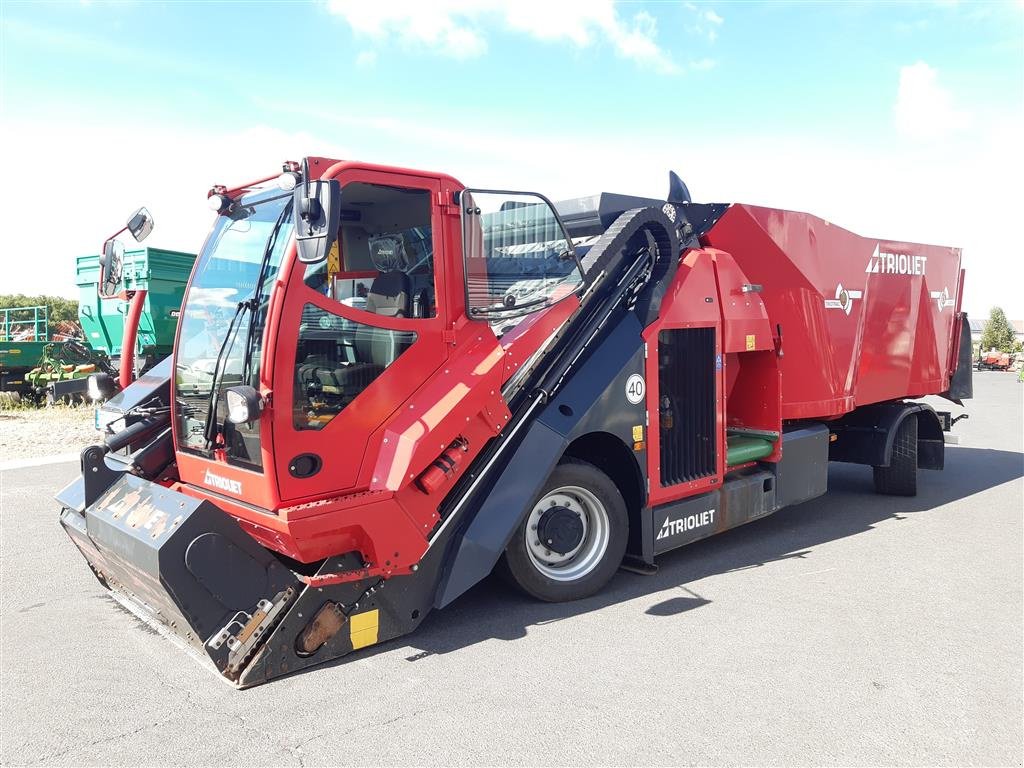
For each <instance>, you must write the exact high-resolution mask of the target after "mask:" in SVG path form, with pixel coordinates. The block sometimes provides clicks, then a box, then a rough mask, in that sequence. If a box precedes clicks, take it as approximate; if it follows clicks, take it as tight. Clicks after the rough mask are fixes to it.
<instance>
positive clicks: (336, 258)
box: [327, 240, 341, 275]
mask: <svg viewBox="0 0 1024 768" xmlns="http://www.w3.org/2000/svg"><path fill="white" fill-rule="evenodd" d="M339 272H341V252H340V251H339V250H338V241H337V240H335V241H334V245H332V246H331V252H330V253H328V254H327V274H328V275H336V274H338V273H339Z"/></svg>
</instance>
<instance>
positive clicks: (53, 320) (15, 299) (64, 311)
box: [0, 293, 78, 335]
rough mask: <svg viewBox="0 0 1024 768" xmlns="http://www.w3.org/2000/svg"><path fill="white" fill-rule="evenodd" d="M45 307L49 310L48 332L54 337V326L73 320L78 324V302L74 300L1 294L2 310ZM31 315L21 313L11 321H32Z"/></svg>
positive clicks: (60, 297)
mask: <svg viewBox="0 0 1024 768" xmlns="http://www.w3.org/2000/svg"><path fill="white" fill-rule="evenodd" d="M39 306H45V307H46V308H47V310H48V315H49V319H50V327H49V328H48V329H47V332H48V333H49V334H50V335H52V334H53V333H54V326H56V325H57V323H60V322H61V321H63V320H71V321H72V322H74V323H76V324H77V323H78V302H77V301H75V300H74V299H65V298H64V297H63V296H26V295H25V294H23V293H8V294H0V309H15V308H17V307H39ZM31 318H32V315H31V314H30V313H19V314H18V315H17V316H14V315H12V316H11V320H12V321H16V320H25V319H31Z"/></svg>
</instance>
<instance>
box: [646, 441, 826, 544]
mask: <svg viewBox="0 0 1024 768" xmlns="http://www.w3.org/2000/svg"><path fill="white" fill-rule="evenodd" d="M828 437H829V432H828V428H827V427H826V426H825V425H824V424H813V425H810V426H806V427H802V428H800V429H795V430H791V431H789V432H786V433H784V434H783V436H782V460H781V461H779V462H777V463H769V462H761V463H760V464H758V465H757V466H753V467H748V468H746V469H743V470H740V471H738V472H733V473H731V474H730V475H729V476H728V477H727V479H726V481H725V483H724V484H723V485H722V487H721V488H720V489H717V490H714V491H710V492H709V493H704V494H700V495H697V496H690V497H687V498H685V499H680V500H679V501H674V502H670V503H668V504H664V505H661V506H659V507H655V508H654V509H653V510H651V509H648V510H645V513H644V514H643V516H642V518H643V520H644V525H645V530H644V553H645V559H648V562H650V559H649V558H648V557H647V553H650V554H652V555H658V554H661V553H663V552H668V551H669V550H672V549H676V548H678V547H682V546H685V545H687V544H692V543H693V542H695V541H699V540H700V539H704V538H707V537H708V536H711V535H713V534H715V533H722V532H723V531H727V530H729V529H730V528H736V527H738V526H740V525H744V524H745V523H749V522H752V521H754V520H758V519H760V518H762V517H767V516H768V515H770V514H772V513H773V512H776V511H778V510H780V509H782V508H783V507H787V506H791V505H793V504H799V503H800V502H803V501H808V500H810V499H813V498H816V497H818V496H821V495H822V494H824V493H825V492H826V491H827V490H828Z"/></svg>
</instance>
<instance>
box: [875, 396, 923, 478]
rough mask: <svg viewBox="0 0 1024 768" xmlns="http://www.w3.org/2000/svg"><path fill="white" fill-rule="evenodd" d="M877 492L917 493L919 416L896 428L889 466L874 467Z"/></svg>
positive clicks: (909, 418)
mask: <svg viewBox="0 0 1024 768" xmlns="http://www.w3.org/2000/svg"><path fill="white" fill-rule="evenodd" d="M874 473H875V492H876V493H884V494H887V495H889V496H916V495H917V416H915V415H913V414H911V415H910V416H907V418H905V419H904V420H903V421H902V422H900V425H899V426H898V427H897V428H896V437H895V439H894V440H893V444H892V458H891V459H890V460H889V466H888V467H874Z"/></svg>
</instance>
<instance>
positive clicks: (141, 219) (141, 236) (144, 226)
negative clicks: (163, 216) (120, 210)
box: [127, 208, 155, 243]
mask: <svg viewBox="0 0 1024 768" xmlns="http://www.w3.org/2000/svg"><path fill="white" fill-rule="evenodd" d="M154 224H155V222H154V221H153V214H151V213H150V212H149V211H148V210H147V209H146V208H139V210H137V211H136V212H135V213H133V214H132V215H131V217H130V218H129V219H128V224H127V228H128V231H129V232H131V233H132V237H134V238H135V242H137V243H141V242H142V241H143V240H145V239H146V238H147V237H149V233H150V232H152V231H153V226H154Z"/></svg>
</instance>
